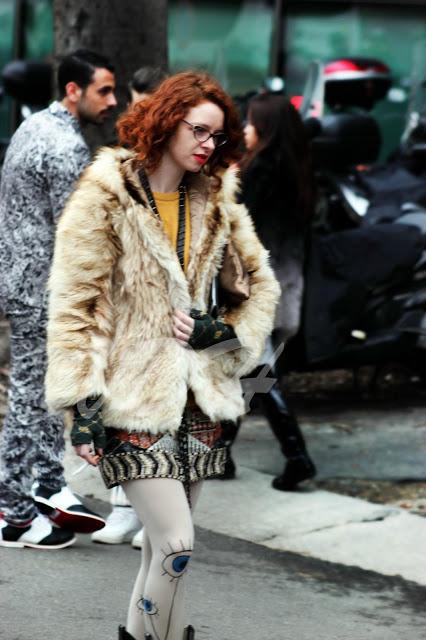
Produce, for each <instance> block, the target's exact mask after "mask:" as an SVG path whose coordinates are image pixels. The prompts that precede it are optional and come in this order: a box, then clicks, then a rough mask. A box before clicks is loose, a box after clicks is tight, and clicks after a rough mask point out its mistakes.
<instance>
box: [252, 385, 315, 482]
mask: <svg viewBox="0 0 426 640" xmlns="http://www.w3.org/2000/svg"><path fill="white" fill-rule="evenodd" d="M261 402H262V404H263V407H264V410H265V415H266V417H267V419H268V421H269V424H270V426H271V428H272V431H273V432H274V435H275V437H276V438H277V440H278V442H279V443H280V445H281V450H282V452H283V454H284V456H285V457H286V458H287V463H286V466H285V468H284V472H283V473H282V474H281V475H279V476H277V477H276V478H274V479H273V481H272V486H273V487H274V489H278V490H279V491H292V490H294V489H295V488H296V485H297V484H298V483H299V482H302V481H303V480H308V479H309V478H313V477H314V476H315V474H316V469H315V465H314V463H313V462H312V460H311V458H310V457H309V454H308V452H307V450H306V444H305V439H304V437H303V435H302V432H301V430H300V427H299V424H298V422H297V419H296V416H295V415H294V414H293V413H291V411H290V410H289V408H288V406H287V403H286V401H285V399H284V396H283V394H282V392H281V390H280V388H279V387H278V385H277V384H275V385H274V386H273V387H272V389H271V390H270V391H269V393H266V394H262V396H261Z"/></svg>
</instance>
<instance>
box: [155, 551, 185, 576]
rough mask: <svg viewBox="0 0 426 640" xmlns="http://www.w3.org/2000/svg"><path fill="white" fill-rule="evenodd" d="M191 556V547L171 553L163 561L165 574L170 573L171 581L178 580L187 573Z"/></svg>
mask: <svg viewBox="0 0 426 640" xmlns="http://www.w3.org/2000/svg"><path fill="white" fill-rule="evenodd" d="M190 558H191V551H190V550H189V549H188V550H186V549H185V550H183V551H177V552H176V553H170V554H169V555H168V556H166V557H165V558H164V560H163V562H162V563H161V566H162V567H163V569H164V573H163V576H165V575H166V574H167V575H169V576H170V578H171V582H172V581H173V580H178V578H181V577H182V576H183V574H184V573H185V571H186V567H187V566H188V562H189V560H190Z"/></svg>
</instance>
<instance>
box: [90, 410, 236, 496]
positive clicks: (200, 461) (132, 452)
mask: <svg viewBox="0 0 426 640" xmlns="http://www.w3.org/2000/svg"><path fill="white" fill-rule="evenodd" d="M224 427H225V428H224ZM225 431H226V426H225V424H224V423H223V424H222V423H221V422H212V421H211V420H210V418H208V416H206V415H205V414H203V413H202V411H201V410H200V409H199V408H198V407H196V406H195V407H193V406H190V405H187V406H186V408H185V411H184V414H183V417H182V423H181V426H180V427H179V430H178V433H177V434H176V435H174V436H173V435H172V434H171V433H168V432H164V433H157V434H155V435H154V434H151V433H148V432H135V431H134V432H129V431H125V430H121V429H114V428H111V427H107V428H106V433H107V445H106V447H105V449H104V455H103V456H102V458H101V461H100V464H99V468H100V471H101V474H102V478H103V480H104V482H105V485H106V486H107V488H108V489H110V488H112V487H115V486H117V485H119V484H121V483H122V482H126V481H127V480H137V479H139V478H173V479H175V480H181V481H182V482H183V483H184V484H185V486H186V487H187V486H188V485H189V484H190V483H192V482H198V481H199V480H202V479H203V478H208V477H211V476H221V475H223V473H224V466H225V462H226V460H227V457H228V455H229V454H228V449H227V447H226V446H225Z"/></svg>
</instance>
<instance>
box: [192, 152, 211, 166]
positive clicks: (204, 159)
mask: <svg viewBox="0 0 426 640" xmlns="http://www.w3.org/2000/svg"><path fill="white" fill-rule="evenodd" d="M194 158H195V159H196V161H197V162H198V164H205V163H206V162H207V160H208V156H204V155H201V154H200V153H194Z"/></svg>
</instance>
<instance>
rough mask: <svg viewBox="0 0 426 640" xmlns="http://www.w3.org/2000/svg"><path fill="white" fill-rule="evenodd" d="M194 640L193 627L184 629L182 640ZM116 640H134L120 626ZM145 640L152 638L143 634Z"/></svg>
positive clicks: (147, 634) (189, 626)
mask: <svg viewBox="0 0 426 640" xmlns="http://www.w3.org/2000/svg"><path fill="white" fill-rule="evenodd" d="M194 639H195V631H194V627H191V625H188V626H187V627H185V629H184V632H183V640H194ZM118 640H135V639H134V637H133V636H132V635H130V633H129V632H128V631H126V629H125V627H122V626H121V625H120V626H119V627H118ZM145 640H152V636H151V635H150V634H149V633H146V634H145Z"/></svg>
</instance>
